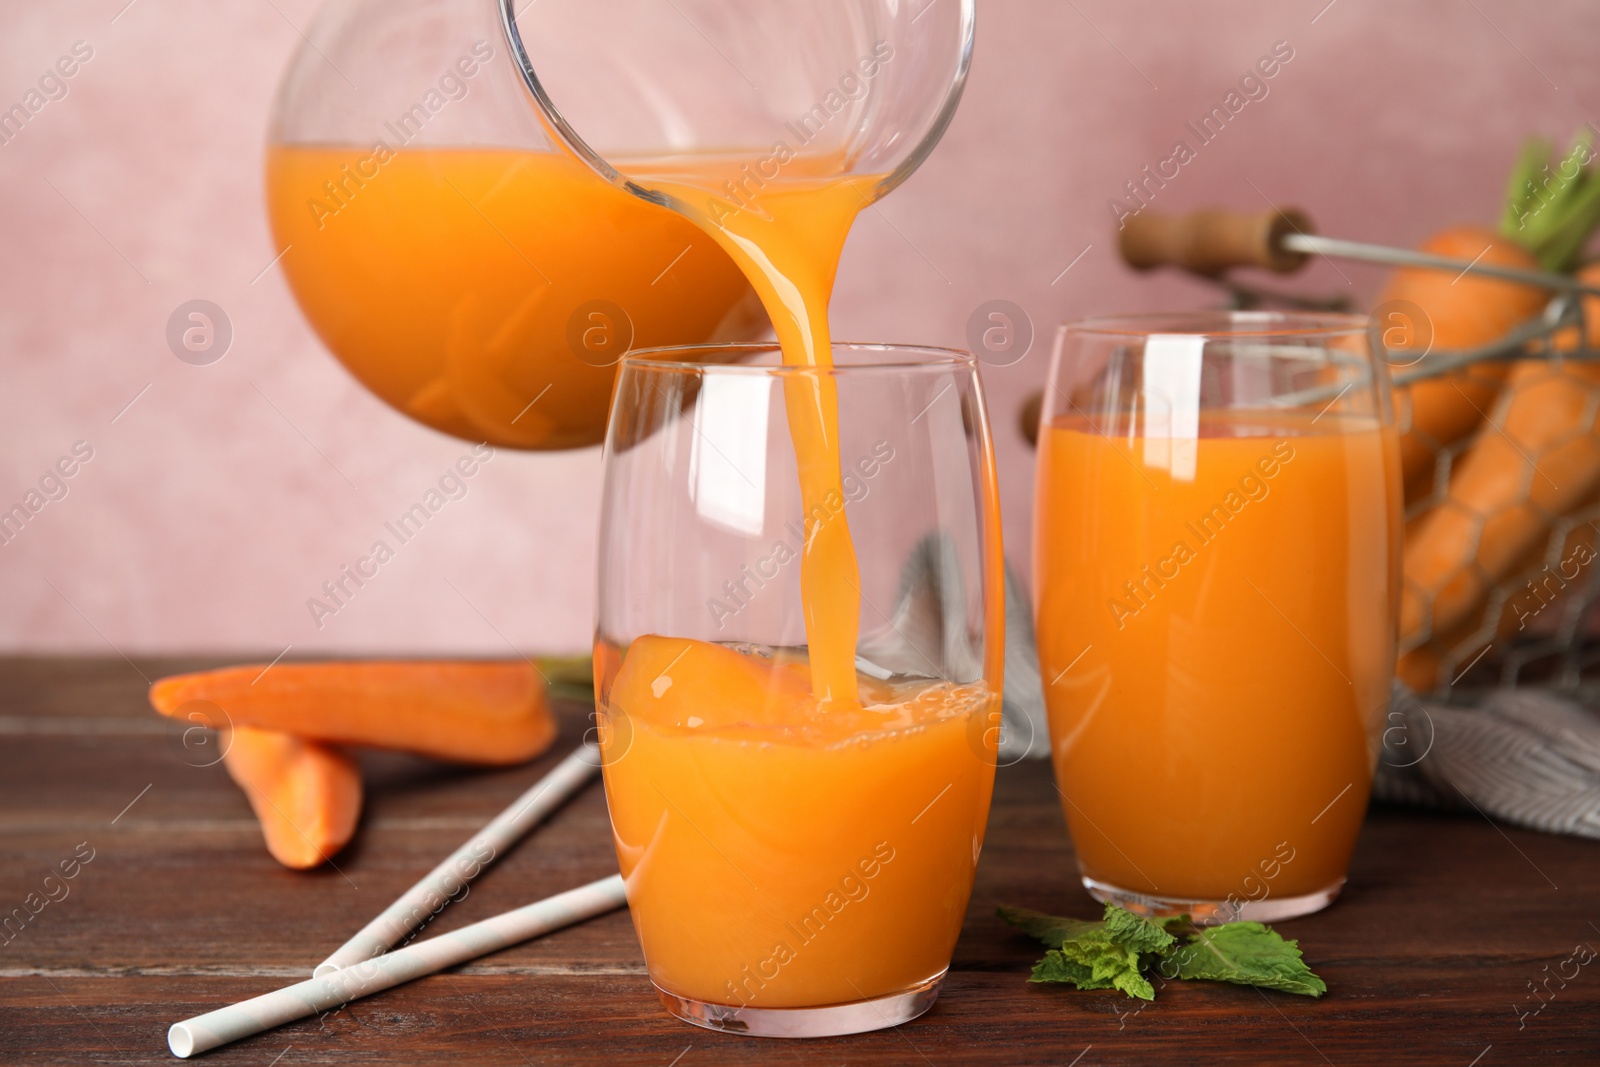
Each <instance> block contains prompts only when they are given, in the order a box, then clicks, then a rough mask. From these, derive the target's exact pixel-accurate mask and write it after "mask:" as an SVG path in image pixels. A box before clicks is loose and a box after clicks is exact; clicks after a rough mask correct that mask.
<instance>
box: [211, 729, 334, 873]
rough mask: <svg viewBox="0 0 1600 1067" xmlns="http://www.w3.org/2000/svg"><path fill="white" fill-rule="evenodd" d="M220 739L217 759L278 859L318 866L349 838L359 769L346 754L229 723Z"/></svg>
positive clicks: (299, 866)
mask: <svg viewBox="0 0 1600 1067" xmlns="http://www.w3.org/2000/svg"><path fill="white" fill-rule="evenodd" d="M222 743H223V745H224V746H225V752H226V755H225V756H224V757H223V764H224V765H225V766H226V767H227V768H228V774H229V775H230V776H232V778H233V780H234V781H235V782H238V783H239V787H240V788H241V789H243V790H244V792H245V796H246V797H248V798H249V800H250V806H251V807H252V808H254V809H255V813H256V819H257V820H258V821H259V822H260V823H261V833H262V836H264V837H265V838H266V839H267V851H268V852H270V853H272V857H273V858H274V859H276V860H277V861H278V862H279V863H281V864H283V865H284V866H285V867H292V868H294V869H295V870H307V869H309V868H311V867H318V866H321V865H322V864H323V863H325V862H327V861H328V860H329V859H331V858H332V857H333V856H334V855H335V854H336V853H337V852H338V851H339V850H340V849H342V848H344V846H345V845H346V844H348V843H349V841H350V838H351V836H352V835H354V834H355V832H356V819H357V817H358V816H359V815H360V814H361V771H360V770H359V769H358V768H357V767H356V761H355V760H353V759H351V758H350V756H349V755H348V754H346V753H344V752H341V751H339V750H338V749H336V748H331V747H329V746H327V745H323V744H318V743H317V742H315V741H305V740H302V739H300V738H298V737H292V736H290V735H289V734H283V733H278V732H277V731H275V730H258V729H256V728H254V727H251V726H236V727H234V728H233V729H232V730H231V731H228V732H227V733H226V734H225V736H224V737H223V739H222Z"/></svg>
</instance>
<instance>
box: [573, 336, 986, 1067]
mask: <svg viewBox="0 0 1600 1067" xmlns="http://www.w3.org/2000/svg"><path fill="white" fill-rule="evenodd" d="M833 355H834V365H833V367H832V368H831V369H829V370H826V371H822V370H818V369H816V368H806V367H794V366H785V365H784V364H783V363H782V361H781V355H780V353H779V351H778V349H777V347H776V346H775V345H746V346H731V347H720V348H680V349H668V350H659V351H654V352H640V353H634V354H632V355H630V356H628V357H627V358H626V359H625V360H624V361H623V363H622V368H621V372H620V374H619V376H618V381H617V391H616V396H615V398H614V400H613V404H612V413H611V421H610V429H609V431H608V435H607V441H606V446H605V461H604V468H605V473H604V488H603V495H602V510H601V524H600V551H599V556H600V582H599V608H598V622H597V627H596V638H595V675H596V682H595V686H596V694H597V708H598V714H599V718H600V723H601V730H600V743H601V750H602V754H603V759H604V777H605V787H606V797H607V802H608V804H609V807H610V813H611V821H612V828H613V832H614V835H615V841H616V848H617V858H618V861H619V863H620V865H621V869H622V874H623V876H624V878H625V879H626V881H627V888H628V904H629V909H630V911H631V913H632V916H633V921H634V924H635V926H636V928H637V930H638V934H639V940H640V943H641V945H642V946H643V949H644V955H645V962H646V964H647V966H648V968H649V973H650V978H651V981H652V982H654V983H655V985H656V987H657V988H658V990H659V991H660V994H661V999H662V1001H663V1003H664V1004H665V1005H666V1007H667V1008H668V1010H669V1011H671V1012H672V1013H673V1014H674V1015H676V1016H678V1017H679V1018H681V1019H684V1020H687V1021H689V1022H692V1023H696V1024H698V1025H701V1026H706V1027H710V1028H714V1029H721V1030H727V1031H731V1032H737V1033H744V1034H752V1035H759V1036H783V1037H814V1036H822V1035H829V1034H845V1033H856V1032H860V1031H864V1030H872V1029H877V1028H879V1027H884V1026H890V1025H894V1024H897V1023H900V1022H903V1021H905V1020H907V1019H911V1018H914V1017H915V1016H917V1015H919V1014H921V1013H922V1012H923V1011H925V1010H927V1008H928V1007H929V1006H930V1005H931V1004H932V1003H933V1000H934V998H935V997H936V996H937V993H938V989H939V984H940V982H941V980H942V978H943V975H944V973H945V970H946V969H947V968H948V966H949V962H950V955H951V952H952V950H953V948H954V945H955V941H956V936H957V934H958V933H959V932H960V929H961V924H962V920H963V918H964V916H965V912H966V906H967V899H968V896H969V894H970V892H971V888H972V879H973V873H974V870H975V867H976V865H977V861H978V854H979V850H980V848H981V846H982V843H983V832H984V823H985V819H986V817H987V814H988V808H989V799H990V792H991V788H992V785H993V776H994V751H995V740H996V737H997V734H998V723H999V718H998V713H999V707H1000V700H1001V684H1002V679H1001V663H1002V659H1003V644H1004V635H1003V600H1002V597H1003V586H1002V581H1003V580H1002V575H1001V566H1002V565H1001V554H1000V553H1001V548H1000V530H999V517H998V515H999V513H998V501H997V496H996V489H995V477H994V465H993V456H992V452H991V442H990V437H989V429H988V422H987V418H986V415H985V412H984V406H983V398H982V390H981V388H980V386H979V383H978V376H977V371H976V367H975V364H974V361H973V359H972V357H971V356H969V355H967V354H965V353H959V352H951V351H944V350H939V349H928V348H905V347H893V346H887V345H847V344H839V345H835V347H834V352H833ZM819 374H827V375H829V376H830V377H831V378H832V379H833V381H834V382H835V384H836V387H837V392H838V448H839V455H840V457H841V461H840V463H841V469H842V471H843V480H842V492H841V493H840V494H839V495H838V496H835V497H831V498H829V499H827V500H825V501H824V502H823V503H822V504H821V505H819V506H815V507H813V508H812V509H811V510H810V512H809V513H807V512H805V511H804V510H803V509H802V505H801V497H800V490H799V476H800V475H799V471H798V470H797V467H796V459H795V450H794V447H793V444H792V442H791V438H790V432H789V425H788V411H789V406H788V400H789V394H790V393H791V392H793V391H796V390H798V391H801V392H807V391H810V390H813V389H815V388H816V382H815V376H816V375H819ZM829 523H845V524H847V526H848V530H849V534H850V540H851V542H852V543H853V545H854V550H855V555H856V558H857V560H858V561H859V568H850V567H837V566H832V565H831V564H830V565H829V566H827V567H823V569H821V570H819V571H817V572H816V573H814V574H812V575H811V576H810V579H809V580H808V582H807V584H806V589H807V591H808V597H807V598H806V600H805V602H804V603H803V601H802V595H801V589H802V572H803V571H805V570H806V569H807V568H808V567H817V566H821V565H822V564H829V561H826V560H824V561H818V560H815V559H807V558H806V557H805V546H806V544H807V542H808V540H809V539H810V538H811V537H812V536H813V535H814V534H815V533H816V531H817V530H818V528H819V527H820V526H821V525H823V524H829ZM832 563H837V561H832ZM819 605H825V606H826V609H827V610H832V611H835V612H839V613H842V614H835V615H834V616H833V621H834V622H835V623H837V624H838V625H841V626H845V627H853V628H854V629H855V630H856V632H857V633H858V634H859V636H858V638H857V639H856V640H855V641H853V642H852V643H851V645H850V646H846V648H847V651H851V652H853V663H852V662H848V661H847V663H846V664H845V666H846V669H847V670H850V669H851V668H853V670H852V671H851V673H853V679H854V680H853V687H854V689H855V690H856V694H857V695H856V698H855V699H852V698H851V697H850V696H849V695H848V694H843V695H841V694H839V693H835V694H834V696H833V697H832V698H831V699H826V700H818V699H816V698H815V697H814V696H813V688H812V685H811V670H812V669H813V668H814V667H816V666H817V664H816V663H814V662H813V657H812V655H811V650H810V648H809V647H808V644H807V638H806V635H807V633H808V625H807V617H806V613H807V611H808V610H811V611H813V612H815V611H817V610H819ZM823 655H824V653H823V652H820V651H819V652H818V653H817V657H818V658H820V657H822V656H823Z"/></svg>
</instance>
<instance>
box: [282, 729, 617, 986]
mask: <svg viewBox="0 0 1600 1067" xmlns="http://www.w3.org/2000/svg"><path fill="white" fill-rule="evenodd" d="M599 769H600V750H599V749H598V748H596V747H595V746H594V744H593V743H591V742H588V741H585V742H584V743H583V744H581V745H579V746H578V747H577V749H576V750H575V751H574V752H573V753H572V755H570V756H568V757H567V758H566V759H564V760H562V761H561V762H560V763H558V764H557V765H556V767H555V769H554V770H552V771H551V772H550V773H549V774H547V775H545V776H544V777H543V778H541V779H539V780H538V781H537V782H535V783H534V784H533V786H532V787H531V788H529V790H528V791H527V792H526V793H524V794H522V795H521V796H520V797H518V798H517V799H516V800H515V801H513V802H512V804H511V806H510V807H509V808H507V809H506V810H505V811H502V812H501V813H500V814H499V815H496V816H495V817H494V818H493V819H492V820H491V821H490V822H489V824H488V825H487V826H485V827H484V828H483V829H482V830H480V831H478V833H477V834H476V835H474V836H473V837H472V838H470V839H469V840H468V841H467V842H466V843H465V844H463V845H462V846H461V847H460V848H458V849H456V850H455V851H454V852H452V853H450V855H448V856H446V857H445V858H444V859H443V860H442V861H441V862H440V863H439V865H438V866H437V867H435V868H434V869H433V870H431V871H429V872H428V873H427V874H425V875H423V876H422V879H421V880H420V881H419V882H417V884H416V885H414V886H412V887H411V888H410V889H408V890H406V891H405V892H404V893H402V894H401V895H400V899H398V900H396V901H395V902H394V903H393V904H390V905H389V906H388V907H387V908H385V909H384V910H383V911H382V912H381V913H379V915H378V917H377V918H375V919H373V920H372V921H371V922H369V923H368V924H367V925H366V926H363V927H362V928H361V932H360V933H358V934H356V936H354V937H352V938H351V939H350V940H348V941H346V942H345V943H344V944H343V945H340V946H339V948H338V950H337V951H336V952H334V954H333V955H331V956H329V957H328V958H327V959H325V960H323V961H322V962H321V963H319V964H317V966H316V969H315V970H313V971H312V972H311V973H312V975H313V976H318V977H320V976H321V975H324V974H331V973H332V972H334V971H337V970H340V969H341V968H344V967H349V966H350V965H351V964H353V963H360V962H361V961H362V960H370V959H372V958H373V957H374V956H380V955H382V954H383V953H385V952H387V951H389V949H391V948H393V947H394V946H395V945H396V944H397V943H398V942H400V941H401V940H402V939H403V938H404V937H405V936H406V935H407V934H409V933H411V931H413V930H415V929H416V928H417V927H419V926H421V925H422V924H423V923H424V922H426V921H427V920H428V919H430V918H431V917H433V916H434V915H437V914H438V913H439V912H440V911H442V910H443V909H444V906H445V905H446V904H448V903H449V902H450V900H451V899H452V898H453V897H455V895H456V894H457V893H459V892H461V890H462V888H463V887H465V886H466V884H467V883H468V882H470V881H472V880H473V879H474V878H476V877H477V876H478V874H479V873H480V872H481V871H482V870H483V869H484V868H485V867H487V866H488V865H489V864H490V863H493V862H494V861H495V860H496V859H498V858H499V857H500V856H501V854H502V853H504V852H505V851H506V850H507V849H509V848H510V847H511V846H512V845H514V844H516V843H517V841H519V840H521V839H522V838H523V837H524V836H526V835H527V833H528V831H530V830H532V829H533V828H534V827H535V826H537V825H538V824H539V823H540V822H541V821H543V819H544V818H545V817H546V816H548V815H549V814H550V813H551V812H552V811H554V810H555V809H556V808H558V807H559V806H560V805H561V803H562V802H563V801H565V800H566V799H567V798H568V797H570V796H571V795H572V794H573V793H576V792H577V791H578V790H579V789H581V788H583V786H584V785H585V784H586V783H587V782H588V781H589V779H590V778H592V777H594V773H595V771H597V770H599Z"/></svg>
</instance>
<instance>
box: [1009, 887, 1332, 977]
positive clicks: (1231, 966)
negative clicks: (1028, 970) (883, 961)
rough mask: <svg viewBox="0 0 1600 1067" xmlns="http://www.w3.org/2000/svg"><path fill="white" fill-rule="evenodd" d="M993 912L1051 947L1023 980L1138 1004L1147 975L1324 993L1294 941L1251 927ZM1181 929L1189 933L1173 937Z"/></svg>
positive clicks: (1111, 910)
mask: <svg viewBox="0 0 1600 1067" xmlns="http://www.w3.org/2000/svg"><path fill="white" fill-rule="evenodd" d="M998 914H999V916H1000V918H1002V919H1004V920H1005V921H1006V922H1008V923H1010V924H1011V925H1012V926H1015V927H1016V928H1017V929H1019V930H1022V931H1023V932H1024V933H1026V934H1028V935H1029V936H1031V937H1035V938H1038V939H1039V940H1040V941H1042V942H1043V943H1044V944H1045V945H1047V946H1049V948H1050V951H1048V952H1046V953H1045V955H1044V959H1042V960H1040V961H1039V962H1038V963H1036V964H1034V965H1033V974H1032V975H1031V976H1030V977H1029V979H1028V980H1029V981H1030V982H1065V983H1067V984H1069V985H1073V986H1076V987H1077V988H1079V989H1120V990H1122V991H1123V992H1124V993H1126V994H1127V995H1128V996H1130V997H1136V998H1138V999H1140V1000H1154V999H1155V996H1156V993H1155V988H1154V987H1153V986H1152V985H1151V984H1150V979H1149V978H1148V977H1147V975H1150V974H1160V975H1161V977H1163V978H1168V979H1171V978H1181V979H1197V980H1205V981H1212V982H1233V983H1235V984H1238V985H1251V986H1256V987H1258V988H1261V989H1276V990H1280V991H1282V992H1284V993H1297V994H1300V995H1301V996H1307V997H1320V996H1321V995H1322V994H1324V993H1326V992H1327V991H1328V987H1327V985H1326V983H1324V982H1323V981H1322V979H1320V978H1318V977H1317V976H1316V975H1315V974H1312V973H1311V968H1309V967H1307V966H1306V964H1305V960H1303V959H1302V958H1301V956H1300V944H1299V942H1298V941H1287V940H1285V939H1284V938H1282V937H1280V936H1279V935H1278V934H1277V933H1276V932H1274V931H1273V930H1272V928H1271V927H1268V926H1263V925H1262V924H1260V923H1256V922H1234V923H1227V924H1226V925H1223V926H1215V927H1192V926H1189V922H1188V917H1187V916H1175V917H1173V918H1170V919H1163V920H1161V921H1159V922H1152V921H1151V920H1149V919H1146V918H1144V917H1142V916H1139V915H1135V914H1134V913H1133V912H1131V911H1128V910H1126V909H1124V908H1119V907H1117V906H1116V905H1115V904H1107V905H1106V911H1105V918H1104V919H1102V920H1101V921H1099V922H1085V921H1084V920H1082V919H1064V918H1060V917H1058V916H1054V915H1045V914H1043V913H1041V912H1037V911H1029V910H1028V909H1026V908H1007V907H1001V908H1000V909H999V910H998ZM1184 927H1189V929H1188V932H1185V933H1179V934H1174V933H1173V932H1172V930H1173V929H1180V930H1181V929H1183V928H1184Z"/></svg>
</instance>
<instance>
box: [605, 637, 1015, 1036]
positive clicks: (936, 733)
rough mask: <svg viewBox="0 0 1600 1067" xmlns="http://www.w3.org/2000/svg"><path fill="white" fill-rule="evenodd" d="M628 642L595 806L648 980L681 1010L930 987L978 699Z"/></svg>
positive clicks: (980, 719)
mask: <svg viewBox="0 0 1600 1067" xmlns="http://www.w3.org/2000/svg"><path fill="white" fill-rule="evenodd" d="M860 686H861V696H862V702H861V703H860V704H856V705H853V706H851V707H849V708H844V707H841V706H839V704H838V703H837V702H834V703H830V704H823V703H820V702H818V701H817V700H816V699H815V698H814V697H812V695H811V691H810V685H809V672H808V671H807V666H806V664H805V663H804V662H799V661H794V662H782V661H775V660H772V659H768V658H765V657H762V656H759V655H754V654H746V653H742V652H737V651H734V650H732V649H728V648H724V647H723V646H720V645H713V644H706V643H703V642H700V641H691V640H687V639H684V638H668V637H641V638H637V639H636V640H634V641H633V642H632V644H631V645H630V646H629V647H628V649H627V651H626V653H625V657H624V660H623V664H622V669H621V671H620V673H618V675H617V677H616V679H615V681H614V683H613V684H612V686H611V689H610V692H609V695H608V700H607V707H608V709H609V729H608V730H607V731H606V732H605V734H604V740H603V743H602V749H603V753H604V756H605V761H606V766H605V772H606V774H605V780H606V797H607V801H608V803H609V804H610V808H611V820H612V826H613V829H614V832H615V834H616V841H617V855H618V859H619V860H620V863H621V868H622V875H623V877H624V878H625V879H626V880H627V883H628V903H629V907H630V909H631V911H632V914H633V921H634V924H635V926H636V927H637V929H638V931H639V938H640V941H641V942H642V943H643V946H644V952H645V958H646V959H647V960H648V962H649V965H650V973H651V978H652V979H653V980H654V981H655V983H656V984H657V985H658V986H660V987H661V988H663V989H666V990H669V991H671V992H673V993H676V994H678V995H680V996H685V997H690V998H694V999H698V1000H704V1001H709V1002H711V1003H719V1004H737V1005H750V1006H753V1007H762V1008H766V1007H777V1008H783V1007H812V1006H817V1005H825V1004H836V1003H843V1002H849V1001H855V1000H861V999H863V998H866V997H874V996H881V995H885V994H888V993H893V992H898V991H900V990H904V989H907V988H911V987H913V986H915V985H916V984H917V983H920V982H923V981H926V980H928V979H930V978H934V977H936V976H937V975H939V974H940V973H941V972H942V971H943V970H944V969H945V966H946V965H947V964H948V963H949V961H950V953H951V950H952V949H953V948H954V946H955V941H956V936H957V935H958V934H959V933H960V930H961V920H962V918H963V916H964V914H965V912H966V906H967V894H968V890H969V888H970V886H971V883H972V877H973V871H974V868H975V867H976V864H977V861H978V850H979V847H980V845H981V844H982V841H983V826H984V821H985V819H986V817H987V815H988V810H989V790H990V785H991V783H992V780H993V762H992V756H991V755H990V754H989V752H988V751H987V749H986V748H985V747H984V740H985V739H984V737H983V733H982V728H983V724H985V723H987V721H988V719H987V717H986V715H985V713H986V712H988V711H991V710H993V708H992V705H993V704H995V703H997V701H995V699H994V698H993V697H992V696H991V695H990V693H989V692H988V691H987V689H986V688H985V687H984V686H983V685H982V684H981V683H977V684H971V685H964V686H957V685H952V684H949V683H935V684H922V685H920V686H913V687H890V686H888V685H886V684H884V683H880V682H875V681H873V680H872V679H870V678H862V679H860Z"/></svg>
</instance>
